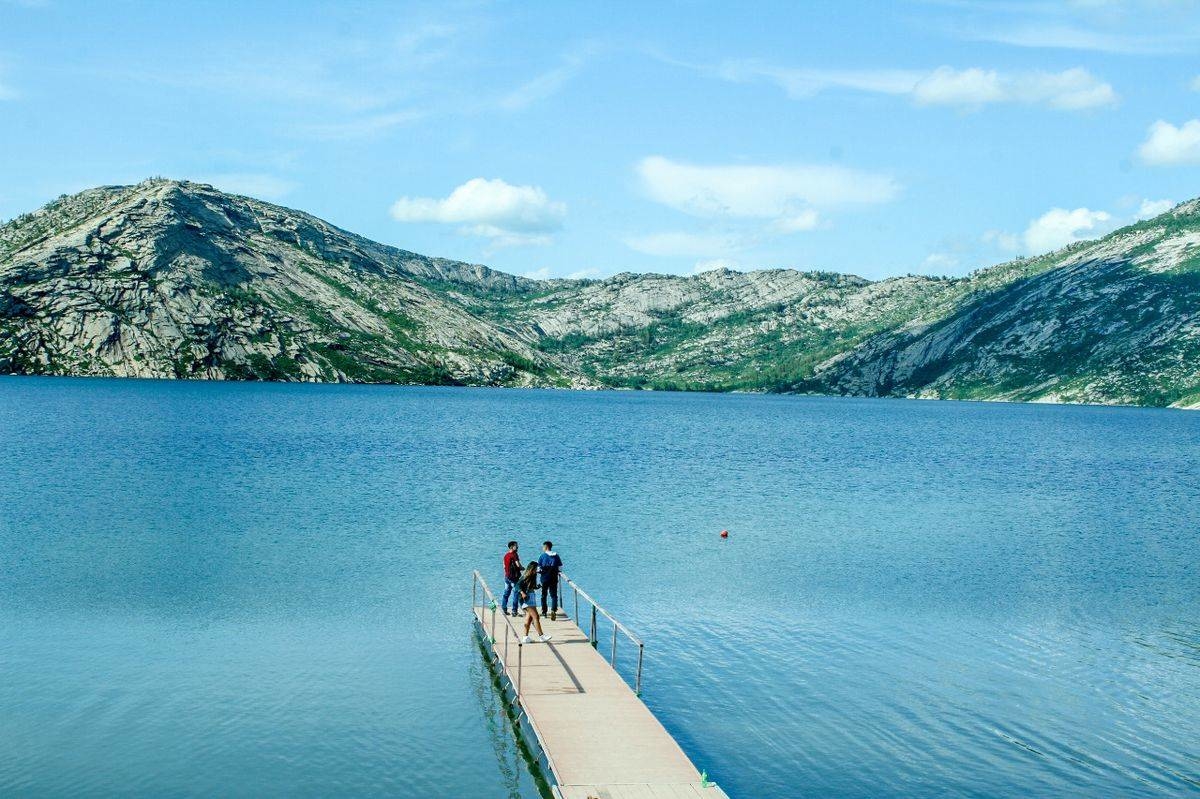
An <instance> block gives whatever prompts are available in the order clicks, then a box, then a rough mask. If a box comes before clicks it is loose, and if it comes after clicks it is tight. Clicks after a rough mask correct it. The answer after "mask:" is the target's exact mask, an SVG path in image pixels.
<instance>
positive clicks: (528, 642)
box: [521, 635, 533, 644]
mask: <svg viewBox="0 0 1200 799" xmlns="http://www.w3.org/2000/svg"><path fill="white" fill-rule="evenodd" d="M521 643H523V644H532V643H533V639H532V638H530V637H529V636H528V635H527V636H525V637H524V638H522V639H521Z"/></svg>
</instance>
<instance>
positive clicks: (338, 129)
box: [301, 109, 429, 140]
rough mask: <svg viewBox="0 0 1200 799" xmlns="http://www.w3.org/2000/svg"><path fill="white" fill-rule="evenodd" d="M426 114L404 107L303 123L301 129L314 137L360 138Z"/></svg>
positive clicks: (404, 123) (405, 123) (376, 133)
mask: <svg viewBox="0 0 1200 799" xmlns="http://www.w3.org/2000/svg"><path fill="white" fill-rule="evenodd" d="M427 116H429V114H428V112H426V111H423V110H420V109H405V110H402V111H388V112H386V113H382V114H367V115H365V116H350V117H346V118H344V119H339V120H338V121H336V122H320V123H316V124H312V125H305V126H303V128H302V129H301V130H302V131H303V132H305V133H307V134H308V135H310V136H312V137H313V138H315V139H323V140H340V139H362V138H368V137H371V136H377V135H379V134H381V133H385V132H387V131H389V130H391V129H392V128H397V127H400V126H402V125H408V124H411V123H413V122H419V121H420V120H422V119H425V118H426V117H427Z"/></svg>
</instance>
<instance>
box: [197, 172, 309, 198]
mask: <svg viewBox="0 0 1200 799" xmlns="http://www.w3.org/2000/svg"><path fill="white" fill-rule="evenodd" d="M196 182H197V183H209V184H211V185H213V186H215V187H217V188H218V189H220V190H221V191H227V192H231V193H233V194H245V195H248V196H250V197H258V198H260V199H263V200H277V199H279V198H281V197H284V196H285V195H287V194H289V193H290V192H291V191H293V190H294V189H295V188H296V184H295V183H294V182H292V181H290V180H284V179H283V178H278V177H275V176H274V175H266V174H261V173H254V172H230V173H225V174H220V175H206V176H202V177H198V178H196Z"/></svg>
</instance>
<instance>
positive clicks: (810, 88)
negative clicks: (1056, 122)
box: [717, 61, 1117, 111]
mask: <svg viewBox="0 0 1200 799" xmlns="http://www.w3.org/2000/svg"><path fill="white" fill-rule="evenodd" d="M717 74H718V75H719V76H721V77H723V78H725V79H726V80H733V81H747V80H752V79H755V78H766V79H768V80H771V81H774V82H775V83H777V84H778V85H779V86H780V87H781V88H782V89H783V90H784V91H786V92H787V93H788V95H789V96H791V97H793V98H797V99H803V98H806V97H811V96H813V95H815V94H818V93H819V92H822V91H825V90H827V89H833V88H841V89H852V90H855V91H862V92H871V93H876V94H891V95H902V96H907V97H910V98H911V99H912V100H913V102H915V103H916V104H917V105H925V106H930V105H950V106H965V107H977V106H982V105H989V104H994V103H1017V104H1024V105H1044V106H1048V107H1050V108H1056V109H1061V110H1067V111H1077V110H1081V109H1086V108H1097V107H1100V106H1106V105H1113V104H1114V103H1116V101H1117V93H1116V91H1115V90H1114V89H1113V87H1112V86H1111V85H1110V84H1108V83H1105V82H1103V81H1101V80H1099V79H1098V78H1096V77H1095V76H1094V75H1092V74H1091V73H1090V72H1088V71H1087V70H1086V69H1082V68H1078V67H1076V68H1075V69H1067V70H1064V71H1062V72H1041V71H1034V72H1014V73H1005V72H998V71H996V70H986V69H981V68H979V67H970V68H967V69H955V68H953V67H949V66H942V67H938V68H937V69H934V70H931V71H930V70H899V69H893V70H814V69H787V68H780V67H774V66H770V65H767V64H763V63H762V62H758V61H729V62H726V63H724V64H722V65H721V66H720V67H719V68H718V69H717Z"/></svg>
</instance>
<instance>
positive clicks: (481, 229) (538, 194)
mask: <svg viewBox="0 0 1200 799" xmlns="http://www.w3.org/2000/svg"><path fill="white" fill-rule="evenodd" d="M566 215H567V206H566V205H565V204H564V203H561V202H556V201H553V200H551V199H550V198H549V197H547V196H546V192H544V191H543V190H542V189H541V187H539V186H514V185H512V184H510V183H506V182H505V181H503V180H500V179H498V178H497V179H494V180H487V179H484V178H473V179H471V180H468V181H467V182H466V183H464V184H462V185H461V186H459V187H458V188H456V189H455V190H454V191H452V192H450V196H448V197H446V198H445V199H436V198H433V197H401V198H400V199H399V200H397V201H396V202H395V203H394V204H393V205H392V217H393V218H394V219H396V220H398V221H400V222H439V223H443V224H457V225H462V227H461V228H460V232H462V233H464V234H467V235H472V236H482V237H484V238H488V239H491V240H492V243H493V244H494V245H495V246H499V247H504V246H515V245H527V244H548V243H549V242H550V240H551V239H550V236H549V234H550V233H553V232H554V231H556V230H558V229H560V228H561V227H562V223H563V219H564V218H565V217H566Z"/></svg>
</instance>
